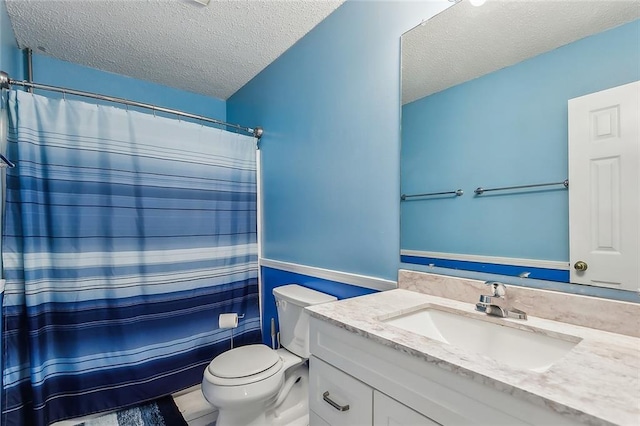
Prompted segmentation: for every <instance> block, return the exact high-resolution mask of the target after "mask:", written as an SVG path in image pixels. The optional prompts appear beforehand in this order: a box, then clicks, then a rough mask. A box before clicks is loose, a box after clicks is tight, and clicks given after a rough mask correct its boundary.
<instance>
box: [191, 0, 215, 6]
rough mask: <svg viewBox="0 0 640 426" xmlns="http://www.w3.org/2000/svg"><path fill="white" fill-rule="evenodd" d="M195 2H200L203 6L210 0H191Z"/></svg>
mask: <svg viewBox="0 0 640 426" xmlns="http://www.w3.org/2000/svg"><path fill="white" fill-rule="evenodd" d="M193 1H195V2H196V3H200V4H201V5H203V6H207V5H208V4H209V2H210V1H211V0H193Z"/></svg>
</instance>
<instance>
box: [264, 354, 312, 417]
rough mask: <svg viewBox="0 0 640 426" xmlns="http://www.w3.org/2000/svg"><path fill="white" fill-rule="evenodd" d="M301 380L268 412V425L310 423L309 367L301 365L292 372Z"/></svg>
mask: <svg viewBox="0 0 640 426" xmlns="http://www.w3.org/2000/svg"><path fill="white" fill-rule="evenodd" d="M291 374H292V375H294V374H295V375H299V376H300V380H299V381H298V382H297V383H296V384H295V385H293V387H292V388H291V392H289V395H287V398H286V399H285V400H284V402H283V403H282V404H281V405H280V406H279V407H278V408H276V409H274V410H270V411H268V412H267V417H266V421H267V423H266V424H267V425H271V426H307V425H308V424H309V367H308V366H307V365H301V366H299V367H297V368H295V369H293V371H292V372H291Z"/></svg>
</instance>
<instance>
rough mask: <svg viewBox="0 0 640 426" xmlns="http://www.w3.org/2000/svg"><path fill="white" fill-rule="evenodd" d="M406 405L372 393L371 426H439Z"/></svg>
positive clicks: (375, 392) (381, 394) (383, 395)
mask: <svg viewBox="0 0 640 426" xmlns="http://www.w3.org/2000/svg"><path fill="white" fill-rule="evenodd" d="M439 424H440V423H436V422H434V421H433V420H431V419H430V418H428V417H425V416H423V415H422V414H420V413H418V412H417V411H413V410H412V409H411V408H409V407H407V406H406V405H402V404H400V403H399V402H398V401H396V400H395V399H391V398H389V397H388V396H387V395H385V394H383V393H380V392H378V391H373V426H433V425H436V426H437V425H439Z"/></svg>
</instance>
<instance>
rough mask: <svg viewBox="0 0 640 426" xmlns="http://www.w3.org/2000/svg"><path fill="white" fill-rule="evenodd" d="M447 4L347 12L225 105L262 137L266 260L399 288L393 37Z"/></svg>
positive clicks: (396, 49)
mask: <svg viewBox="0 0 640 426" xmlns="http://www.w3.org/2000/svg"><path fill="white" fill-rule="evenodd" d="M450 4H451V3H449V2H447V1H442V2H439V3H434V2H393V1H387V2H385V1H347V2H346V3H344V4H343V5H342V6H340V7H339V8H338V9H337V10H336V11H335V12H334V13H333V14H331V15H330V16H329V17H328V18H327V19H325V20H324V21H323V22H321V23H320V24H319V25H318V26H317V27H316V28H315V29H313V30H312V31H311V32H310V33H309V34H307V35H306V36H305V37H304V38H303V39H302V40H300V41H299V42H298V43H297V44H296V45H294V46H293V47H292V48H291V49H289V50H288V51H287V52H285V53H284V54H283V55H282V56H281V57H280V58H279V59H278V60H276V61H275V62H274V63H272V64H271V65H270V66H269V67H267V68H266V69H265V70H263V71H262V72H261V73H260V74H259V75H258V76H256V77H255V78H254V79H253V80H252V81H250V82H249V83H248V84H247V85H246V86H245V87H243V88H242V89H241V90H239V91H238V92H237V93H236V94H234V95H233V96H232V97H231V98H230V99H229V100H228V101H227V116H228V118H229V119H230V120H231V121H234V122H244V123H259V124H260V125H261V126H264V128H265V136H264V137H263V140H262V142H261V144H260V145H261V149H262V157H263V162H262V164H263V173H262V175H263V188H264V189H263V191H264V192H263V196H264V234H263V236H264V246H263V255H264V257H266V258H269V259H275V260H280V261H285V262H291V263H296V264H302V265H309V266H314V267H320V268H325V269H330V270H337V271H343V272H350V273H356V274H362V275H367V276H373V277H379V278H384V279H392V280H395V279H396V277H397V269H398V264H399V255H398V253H399V248H400V246H399V225H398V224H399V206H398V199H399V196H400V193H399V187H400V182H399V176H400V171H399V164H400V156H399V155H400V134H399V121H400V88H399V85H400V81H399V80H400V74H399V73H400V71H399V69H400V66H399V64H400V36H401V34H402V33H403V32H404V31H406V30H408V29H409V28H410V27H412V26H414V25H416V24H418V23H419V22H420V21H421V20H422V18H425V17H428V16H430V15H432V14H434V13H435V11H436V10H437V9H443V8H445V7H448V6H449V5H450Z"/></svg>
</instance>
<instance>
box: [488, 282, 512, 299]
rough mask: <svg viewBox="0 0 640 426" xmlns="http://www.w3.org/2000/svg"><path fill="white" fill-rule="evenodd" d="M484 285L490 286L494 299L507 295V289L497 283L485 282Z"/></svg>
mask: <svg viewBox="0 0 640 426" xmlns="http://www.w3.org/2000/svg"><path fill="white" fill-rule="evenodd" d="M485 284H486V285H488V286H491V292H492V293H493V296H496V297H504V296H505V294H507V288H506V287H505V286H504V284H502V283H501V282H498V281H485Z"/></svg>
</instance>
